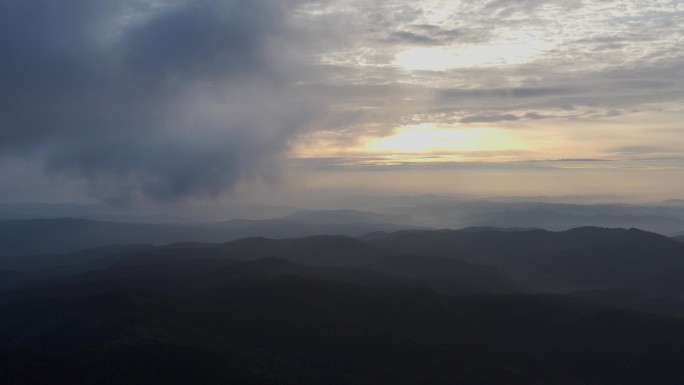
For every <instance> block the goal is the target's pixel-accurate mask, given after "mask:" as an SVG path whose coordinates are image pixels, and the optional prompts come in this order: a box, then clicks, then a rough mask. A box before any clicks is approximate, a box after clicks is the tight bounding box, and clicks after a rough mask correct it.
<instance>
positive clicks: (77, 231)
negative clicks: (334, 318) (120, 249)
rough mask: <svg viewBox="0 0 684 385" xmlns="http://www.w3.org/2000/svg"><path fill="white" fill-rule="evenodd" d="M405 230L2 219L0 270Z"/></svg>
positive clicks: (290, 223) (282, 224) (255, 222)
mask: <svg viewBox="0 0 684 385" xmlns="http://www.w3.org/2000/svg"><path fill="white" fill-rule="evenodd" d="M404 228H407V227H406V226H401V225H393V224H376V223H352V224H307V223H299V222H294V221H283V220H251V221H247V220H244V221H231V222H227V223H218V224H205V225H185V224H143V223H121V222H101V221H92V220H85V219H73V218H62V219H33V220H6V221H0V266H1V265H2V264H3V263H2V260H3V259H6V258H14V257H22V256H31V255H36V254H54V253H70V252H74V251H77V250H82V249H87V248H94V247H101V246H107V245H112V244H151V245H164V244H169V243H175V242H181V241H195V242H226V241H230V240H235V239H240V238H245V237H252V236H263V237H269V238H292V237H305V236H310V235H318V234H339V235H347V236H358V235H361V234H364V233H368V232H372V231H378V230H384V231H396V230H400V229H404Z"/></svg>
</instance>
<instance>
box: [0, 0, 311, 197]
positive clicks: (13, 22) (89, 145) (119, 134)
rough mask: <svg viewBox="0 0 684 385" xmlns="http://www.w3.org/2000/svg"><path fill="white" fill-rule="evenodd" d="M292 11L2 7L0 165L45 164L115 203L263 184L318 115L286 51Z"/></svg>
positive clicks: (17, 3)
mask: <svg viewBox="0 0 684 385" xmlns="http://www.w3.org/2000/svg"><path fill="white" fill-rule="evenodd" d="M296 5H297V3H296V2H294V1H289V2H284V1H276V0H273V1H272V0H225V1H212V0H192V1H190V0H186V1H174V0H164V1H144V0H123V1H91V0H60V1H51V0H7V1H2V2H0V52H2V55H0V134H1V135H2V141H0V156H4V157H30V158H35V157H39V158H40V159H42V161H43V163H44V167H45V169H46V170H47V172H48V173H58V174H66V175H74V176H77V177H81V178H85V179H87V180H88V181H89V182H90V185H91V188H92V190H93V191H94V192H95V193H96V194H98V195H100V196H102V197H103V198H106V199H110V200H114V201H128V200H131V199H136V198H139V197H142V198H149V199H154V200H162V201H167V200H178V199H184V198H191V197H205V196H215V195H219V194H221V193H223V192H224V191H226V190H229V189H231V188H233V187H234V186H235V184H236V183H237V182H238V181H239V180H241V179H243V178H250V177H257V176H268V175H267V174H268V173H269V172H271V171H270V170H271V168H272V167H274V166H275V164H277V161H278V160H279V159H280V158H281V157H282V156H283V153H284V152H285V151H286V150H287V149H288V143H289V141H290V140H291V138H293V137H294V136H295V135H296V134H297V133H298V132H299V131H301V130H304V129H306V128H307V126H308V124H309V123H310V121H311V119H312V117H313V116H314V114H315V111H316V108H317V107H316V103H315V102H313V101H312V100H310V99H307V98H306V97H305V96H303V95H300V93H298V91H297V87H296V86H295V84H294V80H293V79H295V78H296V75H295V73H296V71H298V69H297V67H296V66H295V65H294V64H293V63H292V62H291V61H290V60H289V58H288V55H287V54H286V52H287V45H288V44H289V43H288V38H289V37H290V35H291V27H290V26H289V20H288V12H289V10H288V7H294V6H296Z"/></svg>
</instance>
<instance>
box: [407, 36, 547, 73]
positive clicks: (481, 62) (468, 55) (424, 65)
mask: <svg viewBox="0 0 684 385" xmlns="http://www.w3.org/2000/svg"><path fill="white" fill-rule="evenodd" d="M548 47H549V44H547V43H545V42H542V41H534V42H532V43H531V42H529V41H526V42H524V43H523V42H500V43H495V44H487V45H469V46H463V47H457V48H456V47H455V48H435V47H429V48H410V49H407V50H404V51H402V52H400V53H398V54H397V55H396V57H395V60H396V64H397V65H399V66H400V67H402V68H403V69H405V70H407V71H416V70H418V71H420V70H422V71H443V70H447V69H451V68H469V67H504V66H509V65H517V64H522V63H526V62H529V61H531V60H533V59H534V57H535V56H537V55H538V54H540V53H541V52H542V51H544V50H545V49H547V48H548Z"/></svg>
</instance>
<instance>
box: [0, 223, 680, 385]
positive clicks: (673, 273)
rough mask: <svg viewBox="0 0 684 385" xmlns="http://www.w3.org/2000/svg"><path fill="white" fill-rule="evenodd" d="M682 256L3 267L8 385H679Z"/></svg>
mask: <svg viewBox="0 0 684 385" xmlns="http://www.w3.org/2000/svg"><path fill="white" fill-rule="evenodd" d="M683 250H684V243H681V242H678V241H676V240H674V239H672V238H668V237H664V236H661V235H658V234H654V233H649V232H644V231H641V230H637V229H628V230H627V229H605V228H595V227H593V228H589V227H588V228H578V229H572V230H569V231H563V232H550V231H545V230H535V229H496V228H469V229H463V230H456V231H454V230H442V231H423V230H412V231H398V232H382V231H375V232H372V233H368V234H365V235H363V236H359V237H357V238H352V237H347V236H341V235H320V236H311V237H304V238H286V239H269V238H263V237H252V238H244V239H239V240H235V241H230V242H221V243H210V242H180V243H173V244H170V245H166V246H153V245H145V244H133V245H130V246H108V247H98V248H95V249H88V250H81V251H78V252H73V253H64V254H57V253H53V254H50V255H39V256H33V257H18V256H16V257H13V258H9V259H7V258H6V259H3V261H4V262H3V263H5V265H4V267H3V268H2V269H0V359H2V362H3V364H2V365H0V378H3V382H5V381H6V383H10V384H110V383H111V384H115V383H116V384H119V383H133V384H137V383H140V384H143V383H144V384H153V383H164V384H186V383H207V384H232V383H239V384H273V383H279V384H320V383H326V384H425V383H429V384H453V383H468V384H549V385H550V384H577V385H579V384H644V383H649V384H671V385H674V384H680V383H684V368H682V366H681V362H682V360H684V348H683V347H684V318H680V316H682V315H684V304H683V303H682V301H681V298H682V294H683V293H684V289H683V287H684V285H683V284H681V283H680V282H679V279H678V278H679V277H681V276H682V273H684V263H682V261H683V260H684V253H683V252H682V251H683Z"/></svg>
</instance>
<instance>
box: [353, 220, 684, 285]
mask: <svg viewBox="0 0 684 385" xmlns="http://www.w3.org/2000/svg"><path fill="white" fill-rule="evenodd" d="M363 239H364V240H366V241H367V242H369V243H372V244H374V245H376V246H378V247H382V248H385V249H388V250H393V251H400V250H401V251H403V252H409V253H421V254H424V255H433V256H442V257H452V258H458V259H463V260H466V261H469V262H471V263H476V264H487V265H493V266H499V267H502V268H505V270H507V271H508V272H509V273H511V274H513V276H515V277H516V278H518V279H522V280H523V282H524V281H525V277H527V279H528V282H527V283H528V284H531V283H532V278H534V277H533V275H531V273H530V272H532V273H541V274H543V276H545V277H555V278H558V279H561V280H563V281H566V282H568V281H569V282H575V283H579V284H589V285H594V286H596V287H631V288H635V289H639V290H644V291H646V292H652V293H657V294H661V295H684V283H683V282H682V280H681V279H680V277H682V276H684V244H683V243H680V242H677V241H675V240H673V239H672V238H668V237H665V236H662V235H659V234H655V233H649V232H645V231H641V230H638V229H629V230H627V229H605V228H597V227H584V228H576V229H572V230H568V231H562V232H551V231H546V230H527V231H498V230H494V229H482V230H481V231H473V230H472V229H470V230H465V231H453V230H443V231H400V232H396V233H390V234H383V233H374V234H371V235H367V236H364V238H363ZM521 272H524V273H525V274H526V275H523V276H521V275H520V274H521Z"/></svg>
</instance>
